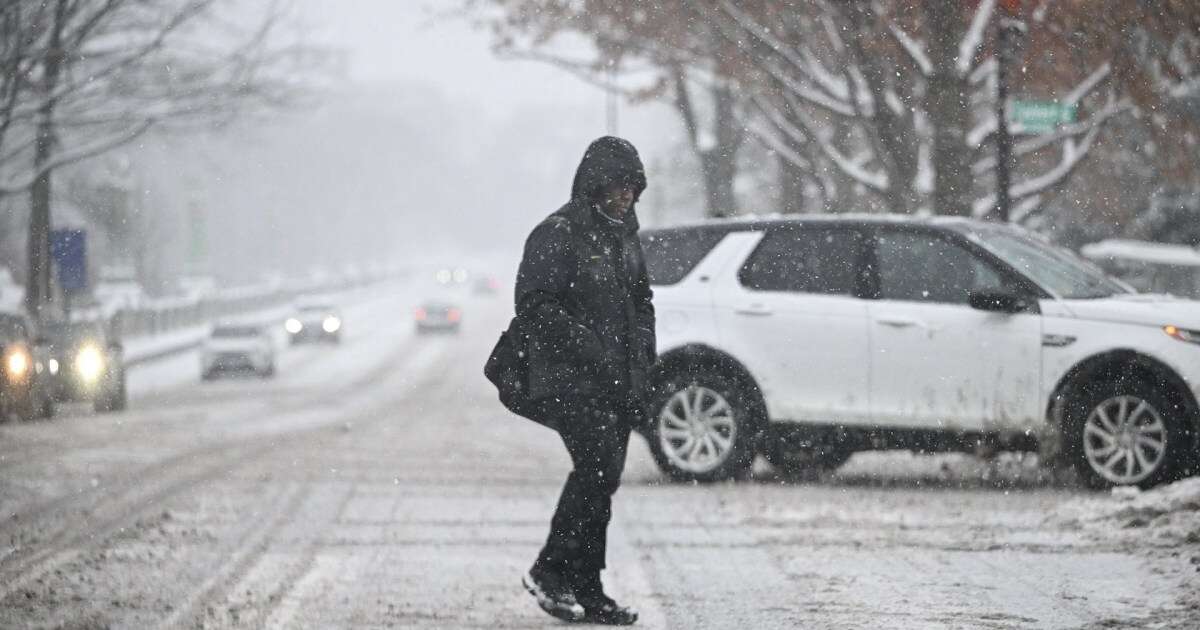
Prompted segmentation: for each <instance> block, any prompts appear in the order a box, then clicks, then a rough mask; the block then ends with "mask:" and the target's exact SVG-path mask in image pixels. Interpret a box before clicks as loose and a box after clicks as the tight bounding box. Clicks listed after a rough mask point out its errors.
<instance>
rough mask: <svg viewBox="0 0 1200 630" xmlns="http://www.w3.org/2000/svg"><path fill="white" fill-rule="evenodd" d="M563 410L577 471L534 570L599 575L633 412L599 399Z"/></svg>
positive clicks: (563, 430)
mask: <svg viewBox="0 0 1200 630" xmlns="http://www.w3.org/2000/svg"><path fill="white" fill-rule="evenodd" d="M564 408H565V409H564V410H563V411H560V413H563V414H564V415H562V416H560V417H561V418H562V423H561V425H560V426H561V428H560V429H559V435H561V436H562V440H563V444H565V445H566V446H567V452H568V453H570V454H571V462H572V463H573V464H574V469H573V470H572V471H571V474H570V475H567V483H566V484H565V485H563V489H562V494H561V495H559V498H558V508H557V509H556V510H555V511H554V518H553V519H552V520H551V521H550V536H549V537H548V538H547V539H546V546H545V547H543V548H542V551H541V553H540V554H538V559H537V562H536V563H535V564H534V568H535V569H536V570H541V571H553V572H556V573H560V574H563V575H567V576H572V575H586V574H589V573H591V574H599V572H600V570H601V569H603V568H604V566H605V562H604V559H605V552H606V550H607V547H608V522H609V520H610V519H611V518H612V496H613V494H614V493H616V491H617V488H618V487H620V485H621V471H622V470H623V469H624V468H625V453H626V450H627V449H628V446H629V432H630V424H631V423H630V418H629V417H628V416H629V413H630V412H628V411H623V410H619V406H614V405H608V404H600V405H597V404H594V403H592V404H586V405H571V406H566V405H564Z"/></svg>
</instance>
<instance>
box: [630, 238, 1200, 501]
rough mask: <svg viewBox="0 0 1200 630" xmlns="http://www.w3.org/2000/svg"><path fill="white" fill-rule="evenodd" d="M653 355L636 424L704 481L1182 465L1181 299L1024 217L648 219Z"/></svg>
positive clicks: (1185, 309)
mask: <svg viewBox="0 0 1200 630" xmlns="http://www.w3.org/2000/svg"><path fill="white" fill-rule="evenodd" d="M642 242H643V247H644V249H645V251H646V258H647V264H648V267H649V269H650V274H651V280H652V283H653V284H655V285H656V286H655V287H654V290H655V305H656V308H657V311H658V339H659V353H660V357H661V361H660V365H659V371H658V374H657V376H656V380H655V387H654V396H653V401H652V406H651V422H650V424H649V426H648V427H646V430H645V433H646V435H647V438H648V440H649V442H650V445H651V448H652V451H653V453H654V456H655V458H656V460H657V461H658V464H659V466H660V467H661V468H662V469H663V470H664V471H666V472H667V473H669V474H670V475H672V476H674V477H676V478H681V479H693V480H701V481H711V480H718V479H725V478H730V477H736V476H739V475H742V474H744V473H745V472H747V471H748V469H749V467H750V465H751V462H752V460H753V457H754V455H755V454H756V453H760V452H761V453H762V454H763V455H765V456H766V457H767V458H768V460H769V461H771V462H772V463H773V464H774V465H776V466H777V467H780V468H783V469H786V470H790V471H811V470H817V469H822V468H833V467H836V466H839V465H840V464H842V463H843V462H845V461H846V460H847V459H848V458H849V457H850V455H851V454H853V453H854V452H855V451H860V450H868V449H880V448H908V449H913V450H918V451H944V450H963V451H968V452H970V451H977V450H981V449H982V450H990V451H995V450H1023V451H1034V450H1041V451H1042V452H1043V453H1056V454H1061V455H1062V456H1065V457H1066V458H1067V460H1068V461H1070V462H1071V463H1072V464H1073V465H1074V466H1076V467H1077V469H1078V470H1079V472H1080V473H1081V476H1082V478H1083V479H1084V480H1085V481H1086V482H1087V483H1089V484H1091V485H1094V486H1100V487H1105V486H1116V485H1137V486H1151V485H1154V484H1157V483H1160V482H1163V481H1166V480H1169V479H1173V478H1175V477H1177V476H1179V475H1184V474H1190V473H1193V472H1194V471H1195V470H1196V468H1197V460H1198V459H1200V449H1198V442H1197V436H1198V435H1200V408H1198V406H1197V397H1198V395H1200V302H1194V301H1186V300H1179V299H1174V298H1170V297H1167V296H1154V295H1140V294H1136V293H1133V292H1132V291H1131V290H1130V289H1129V288H1128V287H1127V286H1126V285H1124V284H1122V283H1120V282H1118V281H1115V280H1112V279H1110V278H1108V277H1106V276H1105V275H1104V274H1103V273H1102V272H1100V271H1099V270H1098V268H1096V267H1094V266H1092V265H1091V264H1089V263H1086V262H1084V261H1082V259H1079V258H1078V257H1076V256H1075V255H1074V254H1072V253H1070V252H1068V251H1066V250H1063V249H1061V248H1059V247H1056V246H1053V245H1051V244H1049V243H1047V242H1046V241H1044V240H1043V239H1041V238H1040V237H1038V236H1036V235H1033V234H1031V233H1028V232H1026V231H1023V230H1020V229H1017V228H1011V227H1006V226H1000V225H996V224H991V223H982V222H977V221H971V220H965V219H951V218H936V219H916V218H895V217H884V218H881V217H851V218H847V217H846V216H845V215H843V216H841V217H828V218H803V219H796V220H792V219H782V218H780V219H769V220H768V219H764V220H746V221H729V222H717V223H707V224H700V225H693V226H684V227H678V228H670V229H663V230H647V231H645V232H644V233H643V237H642Z"/></svg>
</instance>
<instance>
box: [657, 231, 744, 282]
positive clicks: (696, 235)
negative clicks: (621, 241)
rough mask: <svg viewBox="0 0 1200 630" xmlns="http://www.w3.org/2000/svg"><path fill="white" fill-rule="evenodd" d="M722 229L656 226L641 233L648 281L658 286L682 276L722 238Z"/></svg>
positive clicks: (676, 280)
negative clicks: (658, 228)
mask: <svg viewBox="0 0 1200 630" xmlns="http://www.w3.org/2000/svg"><path fill="white" fill-rule="evenodd" d="M726 233H727V232H725V231H724V230H715V229H681V230H655V231H651V232H645V233H643V234H642V239H641V241H642V253H643V254H644V256H645V259H646V273H647V274H648V275H649V276H650V284H652V285H656V286H661V285H667V284H675V283H676V282H679V281H680V280H683V279H684V278H685V277H687V275H688V274H689V273H691V271H692V269H694V268H695V267H696V265H698V264H700V261H701V260H703V259H704V257H705V256H707V255H708V252H710V251H712V248H713V247H716V245H717V243H719V242H721V239H723V238H725V234H726Z"/></svg>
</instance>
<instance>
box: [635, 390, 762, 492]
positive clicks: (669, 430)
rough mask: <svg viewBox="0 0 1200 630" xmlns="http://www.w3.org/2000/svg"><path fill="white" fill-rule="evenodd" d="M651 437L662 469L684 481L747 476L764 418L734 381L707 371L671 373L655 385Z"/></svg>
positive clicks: (652, 450)
mask: <svg viewBox="0 0 1200 630" xmlns="http://www.w3.org/2000/svg"><path fill="white" fill-rule="evenodd" d="M655 392H656V393H655V396H654V398H653V401H652V403H651V406H650V411H651V417H650V420H651V422H650V431H648V435H647V436H646V437H647V438H648V441H649V442H650V451H651V453H652V454H653V455H654V459H655V461H656V462H657V463H658V467H659V468H660V469H661V470H663V472H665V473H667V474H668V475H669V476H671V478H673V479H676V480H680V481H701V482H711V481H722V480H725V479H734V478H742V477H745V476H746V475H747V474H749V472H750V466H751V465H752V464H753V463H754V451H755V444H756V442H757V441H758V434H759V432H760V427H761V424H762V423H761V421H760V420H759V418H758V414H757V413H756V411H755V408H754V407H753V406H752V404H751V399H750V397H749V395H748V394H747V393H746V392H744V391H743V388H742V387H741V386H740V385H739V384H738V383H737V382H736V381H735V380H733V379H730V378H729V377H726V376H724V375H723V374H720V373H718V372H716V371H712V370H707V369H698V370H685V371H682V372H680V373H677V374H673V375H669V376H668V377H667V378H666V379H665V380H664V381H663V382H661V383H660V384H659V386H658V387H656V388H655Z"/></svg>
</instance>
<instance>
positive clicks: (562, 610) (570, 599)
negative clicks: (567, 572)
mask: <svg viewBox="0 0 1200 630" xmlns="http://www.w3.org/2000/svg"><path fill="white" fill-rule="evenodd" d="M521 584H523V585H524V586H525V590H527V591H529V594H530V595H533V597H534V599H536V600H537V604H538V607H540V608H541V609H542V610H543V611H545V612H546V614H547V615H550V616H551V617H555V618H557V619H562V620H563V621H581V620H582V619H583V616H584V610H583V606H580V605H579V602H578V601H577V600H576V599H575V592H574V591H573V590H571V585H570V584H569V583H568V582H567V580H566V578H564V577H563V576H561V575H559V574H557V573H552V572H550V571H539V570H537V569H530V570H529V573H526V574H525V575H524V576H522V578H521Z"/></svg>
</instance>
